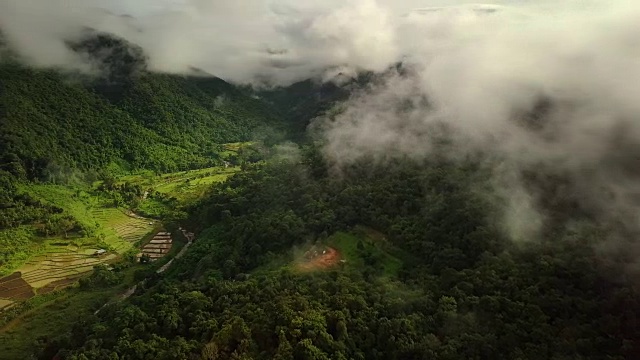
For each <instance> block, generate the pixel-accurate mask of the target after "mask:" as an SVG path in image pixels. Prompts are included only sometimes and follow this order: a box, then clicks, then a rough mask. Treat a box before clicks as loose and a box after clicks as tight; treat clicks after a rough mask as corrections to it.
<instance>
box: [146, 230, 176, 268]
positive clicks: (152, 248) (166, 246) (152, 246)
mask: <svg viewBox="0 0 640 360" xmlns="http://www.w3.org/2000/svg"><path fill="white" fill-rule="evenodd" d="M172 245H173V240H172V239H171V233H168V232H159V233H157V234H156V235H155V236H154V237H153V239H151V241H150V242H149V243H148V244H146V245H145V246H144V247H143V248H142V252H141V253H139V254H138V257H140V256H142V255H143V254H144V255H147V256H149V258H150V259H151V261H154V260H157V259H159V258H161V257H163V256H165V255H167V254H168V253H169V250H171V246H172Z"/></svg>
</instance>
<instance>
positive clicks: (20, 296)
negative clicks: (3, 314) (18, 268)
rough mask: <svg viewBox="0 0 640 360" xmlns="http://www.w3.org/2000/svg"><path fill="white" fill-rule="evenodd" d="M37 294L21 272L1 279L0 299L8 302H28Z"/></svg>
mask: <svg viewBox="0 0 640 360" xmlns="http://www.w3.org/2000/svg"><path fill="white" fill-rule="evenodd" d="M34 295H35V293H34V292H33V288H32V287H31V285H29V283H27V282H26V281H25V280H24V279H23V278H22V274H21V273H20V272H16V273H13V274H11V275H9V276H7V277H4V278H2V279H0V298H2V299H5V300H8V299H12V300H26V299H28V298H30V297H32V296H34Z"/></svg>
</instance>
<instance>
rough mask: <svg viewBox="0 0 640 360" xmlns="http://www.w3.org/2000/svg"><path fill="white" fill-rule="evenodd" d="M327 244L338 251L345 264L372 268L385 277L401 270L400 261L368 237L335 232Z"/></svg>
mask: <svg viewBox="0 0 640 360" xmlns="http://www.w3.org/2000/svg"><path fill="white" fill-rule="evenodd" d="M327 244H328V245H329V246H332V247H335V248H336V249H338V251H339V252H340V253H341V254H342V256H343V257H344V259H345V260H347V264H353V265H355V266H357V267H365V266H372V267H374V268H376V269H379V270H381V271H382V272H383V274H384V275H386V276H395V275H397V274H398V272H399V271H400V269H401V268H402V261H401V260H400V259H398V258H396V257H395V256H392V255H390V254H389V253H387V252H386V251H385V250H384V249H383V246H382V245H381V244H380V243H378V242H376V240H375V239H374V238H371V237H368V236H362V235H355V234H353V233H344V232H337V233H335V234H333V235H332V236H331V237H330V238H329V239H327Z"/></svg>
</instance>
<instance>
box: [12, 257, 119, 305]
mask: <svg viewBox="0 0 640 360" xmlns="http://www.w3.org/2000/svg"><path fill="white" fill-rule="evenodd" d="M96 250H97V249H90V248H78V247H74V246H60V247H57V248H54V249H51V250H49V251H48V252H47V253H44V254H41V255H38V256H36V257H34V258H32V259H31V260H30V261H29V262H28V263H27V264H26V265H25V266H23V267H21V268H20V272H21V273H22V279H24V280H25V281H26V282H27V283H29V285H31V286H32V287H33V288H35V289H40V288H43V287H45V286H47V285H50V284H52V283H54V282H60V281H63V282H64V280H67V279H74V280H75V279H77V278H78V276H80V275H82V274H83V273H86V272H88V271H91V270H92V269H93V267H94V266H95V265H97V264H100V263H103V262H105V261H108V260H111V259H114V258H115V257H116V255H115V254H106V255H104V256H101V257H96V256H93V255H92V254H93V253H94V252H95V251H96ZM71 283H72V282H71ZM39 292H40V291H39V290H38V293H39Z"/></svg>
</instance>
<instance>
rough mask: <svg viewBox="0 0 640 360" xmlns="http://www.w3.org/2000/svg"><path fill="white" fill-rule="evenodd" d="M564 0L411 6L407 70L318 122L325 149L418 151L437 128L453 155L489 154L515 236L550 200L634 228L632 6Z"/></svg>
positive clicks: (342, 159)
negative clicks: (560, 1)
mask: <svg viewBox="0 0 640 360" xmlns="http://www.w3.org/2000/svg"><path fill="white" fill-rule="evenodd" d="M569 5H570V4H569V3H564V6H561V7H560V8H558V9H555V10H554V11H552V10H550V9H549V7H547V6H538V7H529V6H520V7H504V6H498V7H486V6H480V7H478V6H466V7H453V8H432V9H421V10H419V11H415V12H412V13H409V14H408V15H407V16H405V19H406V20H407V21H406V22H405V23H403V24H402V26H401V27H398V34H405V36H404V37H405V38H411V39H413V43H412V44H410V47H407V46H406V44H405V47H404V49H405V50H406V49H411V51H410V52H406V53H405V54H406V56H405V57H404V59H403V69H402V70H401V71H388V72H387V73H386V75H385V76H384V77H383V79H382V80H381V81H380V82H379V83H378V84H376V85H373V86H371V87H369V88H367V89H365V90H363V91H362V92H361V93H358V94H355V95H354V96H353V97H352V98H351V99H350V100H349V101H348V102H347V103H346V104H342V105H341V109H342V110H341V111H340V112H339V113H338V114H337V115H333V116H331V117H330V118H324V119H319V120H317V122H316V123H315V124H314V125H313V127H314V128H321V129H323V132H322V133H323V136H324V139H325V142H326V147H325V154H326V156H327V158H328V159H330V161H332V162H333V164H334V166H336V167H340V166H341V165H343V164H346V163H349V162H352V161H354V160H357V159H359V158H362V157H365V156H366V157H371V156H374V158H375V159H377V160H378V161H379V162H385V161H388V160H389V159H390V158H391V159H392V158H395V157H397V156H405V157H406V156H409V157H414V158H422V157H425V156H428V155H429V154H431V153H432V152H433V150H434V147H435V144H436V143H437V142H436V141H435V140H437V138H439V137H440V135H441V134H443V132H444V133H446V134H447V136H448V137H450V138H451V139H453V142H454V144H453V146H450V147H448V148H447V149H448V151H449V153H448V155H449V156H450V157H452V158H463V157H467V156H472V155H475V154H479V153H482V154H486V155H487V158H488V159H490V160H489V161H490V162H491V164H490V166H492V167H493V174H494V179H493V181H494V183H495V190H497V192H498V193H499V194H500V195H502V197H503V198H504V199H505V200H506V206H505V209H504V219H503V222H504V225H505V230H506V231H507V232H508V233H509V234H510V235H511V237H512V238H514V239H518V240H530V239H534V238H538V237H539V236H540V235H541V231H542V230H543V224H546V226H549V224H553V223H556V222H560V220H561V219H558V217H559V216H560V215H559V214H560V213H559V212H558V213H554V212H553V209H562V211H564V213H569V216H573V215H575V216H576V218H578V217H580V216H581V217H582V218H583V219H591V220H592V221H593V222H594V223H596V224H599V225H602V226H603V227H605V228H607V229H608V230H611V231H610V232H609V233H608V234H609V235H608V236H609V237H611V238H612V240H616V241H619V240H620V238H625V239H629V238H632V237H634V236H636V235H637V234H640V218H638V215H636V214H638V213H640V187H639V186H638V185H637V184H638V183H639V180H640V176H639V175H640V173H639V172H638V171H637V170H636V169H637V168H639V166H640V162H639V160H638V159H640V123H639V122H638V121H637V119H638V118H639V117H640V103H639V102H638V101H636V100H635V99H637V98H638V96H639V95H640V83H638V82H637V81H636V79H637V78H638V76H640V42H638V41H637V40H636V39H637V34H638V33H640V6H639V5H636V4H633V3H630V2H624V1H613V2H607V3H606V5H607V6H606V7H605V6H603V5H605V4H604V2H596V1H594V2H589V3H583V4H578V3H577V2H572V6H569ZM409 34H412V35H409ZM417 34H423V36H418V35H417ZM398 36H399V37H403V36H402V35H398ZM569 222H570V221H569V219H567V220H566V222H565V225H566V224H567V223H569ZM614 238H615V239H614ZM609 244H610V243H609ZM611 248H616V247H615V246H612V247H611ZM617 249H618V250H619V249H620V248H619V247H618V248H617Z"/></svg>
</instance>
